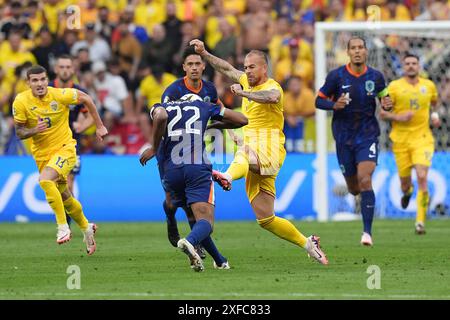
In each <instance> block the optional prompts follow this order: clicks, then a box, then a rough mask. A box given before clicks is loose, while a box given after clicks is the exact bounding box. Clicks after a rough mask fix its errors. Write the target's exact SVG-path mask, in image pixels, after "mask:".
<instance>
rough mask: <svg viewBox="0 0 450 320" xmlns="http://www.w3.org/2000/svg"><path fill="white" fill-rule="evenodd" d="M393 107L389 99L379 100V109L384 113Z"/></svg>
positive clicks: (387, 97)
mask: <svg viewBox="0 0 450 320" xmlns="http://www.w3.org/2000/svg"><path fill="white" fill-rule="evenodd" d="M393 107H394V103H393V102H392V99H391V97H389V96H386V97H383V98H381V108H382V109H383V110H385V111H391V110H392V108H393Z"/></svg>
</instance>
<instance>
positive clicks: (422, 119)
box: [380, 54, 441, 234]
mask: <svg viewBox="0 0 450 320" xmlns="http://www.w3.org/2000/svg"><path fill="white" fill-rule="evenodd" d="M419 70H420V66H419V58H418V57H417V56H416V55H413V54H407V55H406V56H405V57H404V58H403V72H404V76H403V77H402V78H400V79H398V80H395V81H392V82H391V83H390V84H389V86H388V91H389V96H390V97H391V99H392V102H393V105H394V107H393V110H392V112H387V111H384V110H382V111H381V113H380V115H381V118H382V119H384V120H390V121H391V122H392V131H391V133H390V136H389V137H390V138H391V140H392V142H393V145H392V151H393V152H394V156H395V162H396V163H397V168H398V174H399V176H400V181H401V188H402V191H403V197H402V199H401V206H402V208H403V209H406V208H407V207H408V204H409V200H410V198H411V195H412V193H413V185H412V181H411V169H412V168H413V167H414V169H415V170H416V174H417V182H418V185H419V190H418V192H417V215H416V233H417V234H424V233H425V218H426V213H427V210H428V203H429V194H428V184H427V175H428V168H429V167H430V165H431V159H432V157H433V153H434V139H433V135H432V133H431V130H430V106H431V107H432V108H433V112H432V113H431V124H432V125H433V126H434V127H439V126H440V124H441V122H440V119H439V114H438V113H437V112H436V111H435V110H436V107H437V97H438V95H437V90H436V86H435V85H434V83H433V82H432V81H431V80H428V79H424V78H421V77H419Z"/></svg>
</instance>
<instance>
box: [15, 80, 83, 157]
mask: <svg viewBox="0 0 450 320" xmlns="http://www.w3.org/2000/svg"><path fill="white" fill-rule="evenodd" d="M78 103H79V102H78V91H77V90H76V89H59V88H52V87H48V92H47V94H46V95H45V97H43V98H42V99H40V98H38V97H35V96H34V95H33V94H32V92H31V89H29V90H27V91H24V92H22V93H19V94H18V95H17V96H16V98H15V99H14V102H13V115H14V121H15V122H17V123H21V124H25V125H26V127H27V128H33V127H36V126H37V123H38V119H39V118H41V119H43V120H44V121H45V122H47V126H48V128H47V129H46V130H45V131H43V132H41V133H38V134H36V135H34V136H32V143H31V154H32V155H33V157H34V159H35V160H36V161H44V160H47V159H49V158H50V157H51V155H52V154H53V153H54V152H56V151H58V150H59V149H61V148H62V147H63V146H64V145H69V144H73V145H74V146H75V145H76V141H75V140H74V139H73V138H72V131H71V130H70V127H69V112H70V109H69V105H71V104H78Z"/></svg>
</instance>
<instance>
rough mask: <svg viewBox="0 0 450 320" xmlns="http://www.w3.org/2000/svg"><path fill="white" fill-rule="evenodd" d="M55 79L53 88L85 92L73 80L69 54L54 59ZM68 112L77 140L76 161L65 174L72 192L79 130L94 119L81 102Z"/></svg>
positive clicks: (83, 128)
mask: <svg viewBox="0 0 450 320" xmlns="http://www.w3.org/2000/svg"><path fill="white" fill-rule="evenodd" d="M54 71H55V74H56V78H55V80H53V81H51V82H50V83H49V84H48V85H49V86H50V87H54V88H75V89H78V90H81V91H83V92H85V93H87V92H86V90H85V89H84V88H82V87H80V86H79V85H77V84H76V83H74V82H73V76H74V74H75V70H74V68H73V60H72V57H71V56H70V55H67V54H65V55H61V56H59V57H58V58H57V59H56V62H55V70H54ZM69 107H70V113H69V126H70V130H72V136H73V138H74V139H75V140H76V142H77V146H76V152H77V163H76V164H75V166H74V168H73V169H72V171H71V172H70V174H69V175H68V176H67V187H68V188H69V190H70V192H71V193H72V194H73V184H74V181H75V176H76V175H78V174H80V170H81V160H80V146H81V141H80V139H81V132H83V131H85V130H86V129H87V128H89V127H90V126H92V125H93V124H94V119H93V118H92V116H91V115H90V114H89V113H88V110H87V108H86V107H85V106H84V105H82V104H77V105H70V106H69Z"/></svg>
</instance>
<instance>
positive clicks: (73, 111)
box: [48, 79, 88, 153]
mask: <svg viewBox="0 0 450 320" xmlns="http://www.w3.org/2000/svg"><path fill="white" fill-rule="evenodd" d="M48 85H49V86H50V87H53V88H61V86H60V84H59V82H58V80H57V79H55V80H53V81H51V82H50V83H49V84H48ZM70 88H73V89H78V90H80V91H83V92H84V93H87V91H86V89H84V88H82V87H80V86H79V85H77V84H75V83H73V82H72V83H71V85H70ZM69 108H70V113H69V126H70V130H72V136H73V138H74V139H75V140H76V141H77V147H76V148H77V153H79V151H80V147H81V143H80V139H81V135H80V134H79V133H76V132H75V130H74V129H73V123H74V122H75V121H77V119H78V115H79V114H80V112H82V113H85V112H88V110H87V108H86V107H85V106H84V105H83V104H74V105H69Z"/></svg>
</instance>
